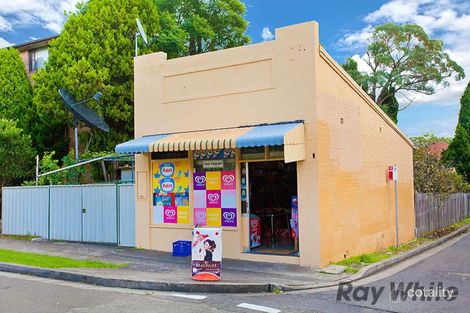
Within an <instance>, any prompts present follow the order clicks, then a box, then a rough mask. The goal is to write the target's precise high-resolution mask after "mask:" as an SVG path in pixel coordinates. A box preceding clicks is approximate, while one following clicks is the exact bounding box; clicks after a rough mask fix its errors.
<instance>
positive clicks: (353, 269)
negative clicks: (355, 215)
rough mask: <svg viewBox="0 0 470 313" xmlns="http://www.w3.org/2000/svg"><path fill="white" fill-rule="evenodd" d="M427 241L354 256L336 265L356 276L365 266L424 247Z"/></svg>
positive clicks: (422, 239) (419, 240)
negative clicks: (343, 267)
mask: <svg viewBox="0 0 470 313" xmlns="http://www.w3.org/2000/svg"><path fill="white" fill-rule="evenodd" d="M427 241H429V239H427V238H418V239H416V240H413V241H411V242H409V243H405V244H402V245H400V246H399V247H398V248H397V247H395V246H393V247H389V248H387V249H382V250H380V251H376V252H372V253H363V254H361V255H357V256H353V257H350V258H347V259H344V260H342V261H339V262H336V263H335V264H336V265H342V266H345V267H346V269H345V272H346V273H349V274H354V273H357V272H358V271H359V270H360V269H361V268H362V267H363V266H366V265H369V264H372V263H377V262H380V261H383V260H386V259H388V258H390V257H392V256H394V255H395V254H398V253H402V252H405V251H408V250H411V249H413V248H415V247H417V246H420V245H422V244H423V243H425V242H427Z"/></svg>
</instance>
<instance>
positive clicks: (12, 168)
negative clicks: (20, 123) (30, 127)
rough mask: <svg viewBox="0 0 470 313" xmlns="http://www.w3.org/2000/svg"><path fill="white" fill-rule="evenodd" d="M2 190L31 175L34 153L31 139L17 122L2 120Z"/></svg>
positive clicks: (0, 145) (0, 155)
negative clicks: (11, 183) (13, 182)
mask: <svg viewBox="0 0 470 313" xmlns="http://www.w3.org/2000/svg"><path fill="white" fill-rule="evenodd" d="M0 143H1V144H0V188H1V187H3V186H5V185H7V184H9V183H10V182H12V181H14V180H16V179H19V178H24V177H25V176H27V175H29V174H31V172H32V171H31V170H32V164H33V161H34V151H33V149H32V148H31V137H30V136H29V135H26V134H24V132H23V130H22V129H20V128H18V127H17V126H16V122H14V121H10V120H7V119H4V118H0Z"/></svg>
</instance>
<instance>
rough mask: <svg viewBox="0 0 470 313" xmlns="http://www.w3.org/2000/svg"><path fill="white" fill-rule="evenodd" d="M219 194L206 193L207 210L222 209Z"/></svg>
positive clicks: (213, 191) (209, 191) (218, 192)
mask: <svg viewBox="0 0 470 313" xmlns="http://www.w3.org/2000/svg"><path fill="white" fill-rule="evenodd" d="M220 195H221V192H220V189H219V190H207V191H206V205H207V207H208V208H220V207H222V199H221V198H220Z"/></svg>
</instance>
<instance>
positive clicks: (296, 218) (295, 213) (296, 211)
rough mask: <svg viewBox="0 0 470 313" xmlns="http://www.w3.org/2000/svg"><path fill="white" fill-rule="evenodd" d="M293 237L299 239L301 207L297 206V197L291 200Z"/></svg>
mask: <svg viewBox="0 0 470 313" xmlns="http://www.w3.org/2000/svg"><path fill="white" fill-rule="evenodd" d="M290 224H291V225H290V226H291V229H292V237H293V238H299V207H298V204H297V196H292V198H291V220H290Z"/></svg>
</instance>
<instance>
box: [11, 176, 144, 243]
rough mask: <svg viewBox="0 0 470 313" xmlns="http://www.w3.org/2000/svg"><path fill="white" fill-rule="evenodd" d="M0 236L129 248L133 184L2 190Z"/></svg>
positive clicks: (131, 227) (133, 220)
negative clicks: (32, 237) (41, 238)
mask: <svg viewBox="0 0 470 313" xmlns="http://www.w3.org/2000/svg"><path fill="white" fill-rule="evenodd" d="M2 192H3V206H2V210H3V231H2V232H3V233H4V234H12V235H27V234H31V235H37V236H41V237H44V238H48V239H52V240H67V241H81V242H95V243H112V244H119V245H124V246H134V245H135V212H134V210H135V196H134V185H133V184H126V185H115V184H103V185H101V184H95V185H73V186H68V185H67V186H41V187H5V188H3V190H2Z"/></svg>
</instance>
